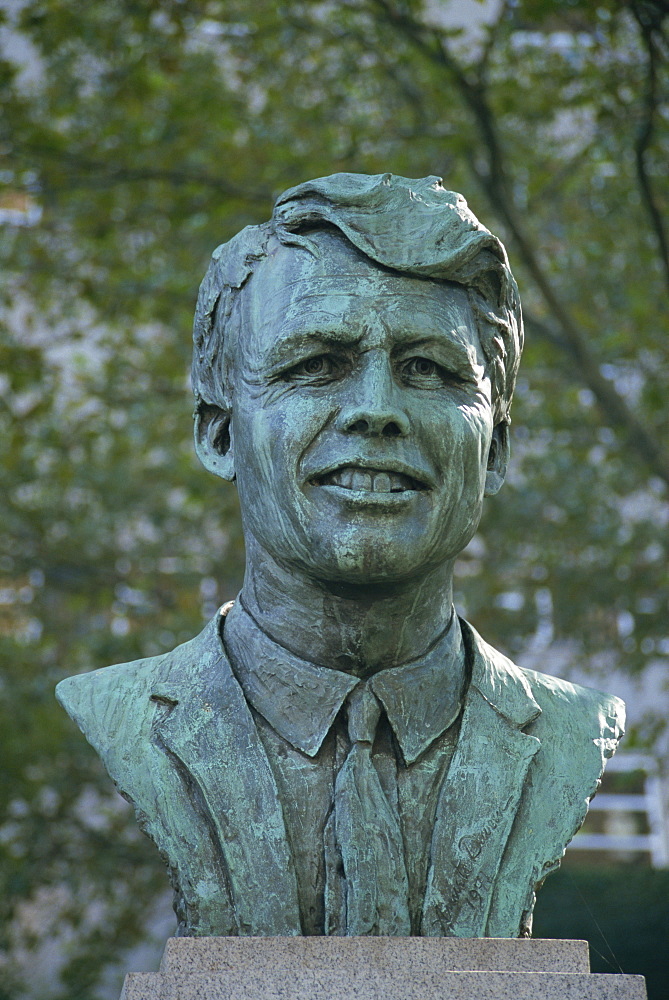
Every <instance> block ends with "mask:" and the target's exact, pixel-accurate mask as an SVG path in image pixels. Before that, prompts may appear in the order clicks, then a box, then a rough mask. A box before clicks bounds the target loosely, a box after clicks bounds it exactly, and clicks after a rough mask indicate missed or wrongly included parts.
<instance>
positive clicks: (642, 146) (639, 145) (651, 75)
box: [631, 3, 669, 287]
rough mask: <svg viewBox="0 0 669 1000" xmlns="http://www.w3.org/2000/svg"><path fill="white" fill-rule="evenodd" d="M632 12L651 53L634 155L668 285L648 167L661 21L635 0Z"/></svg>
mask: <svg viewBox="0 0 669 1000" xmlns="http://www.w3.org/2000/svg"><path fill="white" fill-rule="evenodd" d="M631 9H632V13H633V15H634V17H635V19H636V22H637V24H638V25H639V31H640V34H641V38H642V41H643V43H644V45H645V47H646V52H647V54H648V63H647V76H646V94H645V99H644V110H645V115H644V119H643V121H642V123H641V125H640V126H639V130H638V132H637V137H636V142H635V144H634V157H635V161H636V173H637V179H638V181H639V189H640V191H641V197H642V199H643V201H644V204H645V206H646V210H647V212H648V216H649V218H650V224H651V227H652V229H653V232H654V234H655V238H656V239H657V245H658V249H659V252H660V258H661V260H662V264H663V267H664V273H665V278H666V280H667V286H668V287H669V239H668V238H667V233H666V230H665V227H664V218H663V216H662V212H661V210H660V207H659V205H658V203H657V198H656V196H655V191H654V188H653V182H652V180H651V176H650V172H649V170H648V151H649V149H650V144H651V142H652V140H653V136H654V133H655V121H656V117H657V110H658V104H659V100H658V93H657V70H658V64H659V62H660V52H659V44H658V37H657V36H658V34H659V25H655V24H654V23H653V21H652V20H651V19H650V18H649V17H648V16H647V10H646V8H645V7H644V6H643V5H640V4H638V3H633V4H632V5H631Z"/></svg>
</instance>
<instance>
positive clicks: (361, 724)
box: [346, 684, 381, 743]
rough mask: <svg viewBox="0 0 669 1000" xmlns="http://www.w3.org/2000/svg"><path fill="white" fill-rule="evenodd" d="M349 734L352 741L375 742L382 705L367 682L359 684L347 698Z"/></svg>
mask: <svg viewBox="0 0 669 1000" xmlns="http://www.w3.org/2000/svg"><path fill="white" fill-rule="evenodd" d="M346 707H347V710H348V735H349V739H350V740H351V742H352V743H373V742H374V733H375V732H376V726H377V723H378V721H379V716H380V715H381V705H380V704H379V702H378V700H377V699H376V697H375V695H374V694H373V692H372V691H371V690H370V688H369V687H368V685H367V684H358V686H357V687H356V688H354V689H353V690H352V691H351V693H350V695H349V696H348V698H347V699H346Z"/></svg>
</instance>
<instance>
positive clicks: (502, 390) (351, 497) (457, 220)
mask: <svg viewBox="0 0 669 1000" xmlns="http://www.w3.org/2000/svg"><path fill="white" fill-rule="evenodd" d="M194 338H195V350H194V361H193V387H194V391H195V394H196V399H197V409H196V417H195V420H196V428H195V438H196V448H197V452H198V455H199V456H200V458H201V460H202V462H203V464H204V465H205V467H206V468H207V469H208V470H209V471H211V472H213V473H214V474H216V475H218V476H220V477H222V478H223V479H226V480H229V481H236V485H237V489H238V491H239V498H240V504H241V511H242V521H243V528H244V535H245V542H246V575H245V579H244V585H243V588H242V591H241V593H240V595H239V596H238V598H237V600H236V601H235V602H234V603H233V602H230V604H228V605H226V606H225V607H224V608H223V609H221V612H220V613H219V614H217V615H216V617H215V618H214V620H213V621H211V622H210V623H209V624H208V625H207V626H206V628H205V629H204V631H203V632H202V633H201V635H199V636H198V637H197V638H195V639H193V640H192V641H191V642H189V643H186V644H185V645H183V646H180V647H179V648H178V649H175V650H174V651H172V652H170V653H166V654H164V655H162V656H157V657H152V658H150V659H145V660H139V661H136V662H134V663H127V664H121V665H117V666H113V667H107V668H105V669H102V670H97V671H94V672H92V673H89V674H83V675H80V676H76V677H71V678H68V679H67V680H65V681H63V682H62V683H61V684H60V685H59V688H58V697H59V699H60V701H61V703H62V704H63V705H64V707H65V708H66V710H67V711H68V712H69V713H70V715H71V716H72V718H73V719H74V720H75V721H76V722H77V724H78V725H79V726H80V727H81V729H82V730H83V732H84V733H85V735H86V737H87V738H88V740H89V741H90V742H91V744H92V745H93V747H94V748H95V749H96V751H97V752H98V753H99V754H100V756H101V757H102V759H103V761H104V763H105V765H106V767H107V769H108V771H109V773H110V775H111V777H112V778H113V780H114V782H115V783H116V785H117V787H118V788H119V790H120V791H121V792H122V794H124V795H125V796H126V797H127V798H128V799H129V800H130V801H131V802H132V803H133V804H134V806H135V808H136V811H137V817H138V821H139V823H140V825H141V827H142V829H144V830H145V831H146V833H147V834H148V835H149V836H150V837H151V838H152V840H153V841H154V842H155V843H156V845H157V847H158V849H159V850H160V852H161V854H162V856H163V858H164V859H165V861H166V863H167V866H168V870H169V873H170V877H171V879H172V882H173V884H174V887H175V890H176V900H177V902H176V909H177V914H178V917H179V922H180V930H179V932H180V933H183V934H191V935H237V934H242V935H295V934H346V935H351V934H353V935H364V934H387V935H442V936H443V935H456V936H476V937H478V936H492V937H515V936H522V935H527V934H529V933H530V928H531V915H532V908H533V904H534V894H535V890H536V887H537V886H538V885H539V884H540V883H541V882H542V880H543V879H544V878H545V876H546V874H547V873H548V872H550V871H551V870H553V869H554V868H555V867H557V865H558V864H559V861H560V858H561V856H562V854H563V853H564V849H565V846H566V844H567V843H568V841H569V840H570V839H571V837H572V836H573V834H574V833H575V832H576V830H577V829H578V827H579V826H580V825H581V823H582V822H583V819H584V817H585V813H586V810H587V804H588V800H589V798H590V797H591V796H592V795H593V793H594V792H595V790H596V788H597V785H598V783H599V779H600V776H601V773H602V770H603V766H604V762H605V759H606V758H607V757H609V756H611V754H612V753H613V751H614V750H615V747H616V745H617V741H618V739H619V737H620V736H621V734H622V726H623V705H622V702H620V701H619V699H617V698H614V697H612V696H608V695H604V694H601V693H599V692H596V691H591V690H589V689H584V688H580V687H576V686H574V685H572V684H568V683H566V682H564V681H561V680H558V679H556V678H552V677H549V676H546V675H543V674H539V673H536V672H533V671H528V670H523V669H521V668H519V667H517V666H515V665H514V664H513V663H511V662H510V661H509V660H508V659H507V658H506V657H504V656H503V655H502V654H500V653H499V652H497V651H496V650H494V649H492V648H491V647H490V646H488V645H487V644H486V643H485V642H484V641H483V640H482V639H481V638H480V637H479V636H478V635H477V633H476V632H475V630H474V629H473V628H472V627H471V626H470V625H469V624H467V623H466V622H464V621H462V620H460V619H458V617H457V615H456V614H455V612H454V610H453V605H452V579H453V566H454V562H455V559H456V557H457V555H458V554H459V553H460V552H461V551H462V549H463V548H464V547H465V546H466V545H467V544H468V542H469V541H470V539H471V538H472V536H473V534H474V532H475V531H476V528H477V525H478V523H479V518H480V515H481V508H482V504H483V500H484V497H485V496H486V495H491V494H494V493H496V492H497V491H498V490H499V488H500V486H501V485H502V483H503V481H504V476H505V472H506V465H507V459H508V450H509V435H508V427H509V407H510V404H511V397H512V393H513V388H514V382H515V376H516V371H517V367H518V362H519V358H520V352H521V349H522V340H523V327H522V318H521V311H520V302H519V298H518V290H517V286H516V283H515V281H514V279H513V277H512V275H511V271H510V269H509V264H508V260H507V256H506V252H505V250H504V247H503V246H502V244H501V243H500V241H499V240H498V239H497V238H496V237H495V236H493V235H492V234H491V233H490V232H489V231H488V230H487V229H486V228H485V227H484V226H482V225H481V223H479V222H478V220H477V219H476V218H475V216H474V215H473V214H472V213H471V211H470V210H469V209H468V207H467V204H466V202H465V200H464V198H463V197H462V196H461V195H458V194H455V193H453V192H450V191H447V190H445V189H444V188H443V187H442V185H441V182H440V180H439V178H436V177H428V178H424V179H422V180H409V179H406V178H402V177H395V176H393V175H391V174H384V175H378V176H365V175H356V174H335V175H332V176H331V177H325V178H320V179H318V180H315V181H311V182H307V183H305V184H301V185H299V186H298V187H295V188H292V189H291V190H289V191H287V192H285V193H284V194H283V195H282V196H281V197H280V198H279V199H278V200H277V202H276V205H275V208H274V212H273V215H272V219H271V220H270V222H268V223H266V224H264V225H261V226H251V227H247V228H246V229H245V230H243V231H242V232H241V233H239V234H238V235H237V236H236V237H235V238H234V239H232V240H231V241H230V242H229V243H227V244H224V245H223V246H221V247H219V248H218V249H217V250H216V251H215V253H214V255H213V259H212V263H211V265H210V268H209V270H208V272H207V275H206V276H205V279H204V281H203V283H202V286H201V289H200V295H199V299H198V305H197V312H196V317H195V328H194Z"/></svg>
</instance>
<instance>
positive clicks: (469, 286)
mask: <svg viewBox="0 0 669 1000" xmlns="http://www.w3.org/2000/svg"><path fill="white" fill-rule="evenodd" d="M319 227H322V228H327V229H330V228H331V227H335V228H336V229H338V230H339V231H340V232H341V233H342V234H343V235H344V236H345V237H346V239H348V240H349V242H350V243H351V244H352V245H353V246H354V247H356V248H357V249H358V250H359V251H361V252H362V253H363V254H365V255H366V256H367V257H368V258H369V259H370V260H372V261H375V262H376V263H378V264H381V265H382V266H383V267H387V268H390V269H392V270H395V271H399V272H401V273H403V274H410V275H415V276H417V277H422V278H430V279H432V280H434V281H450V282H456V283H457V284H459V285H462V286H464V287H465V288H466V290H467V293H468V296H469V301H470V304H471V306H472V310H473V313H474V316H475V319H476V323H477V327H478V333H479V337H480V339H481V346H482V347H483V351H484V354H485V356H486V360H487V363H488V374H489V376H490V378H491V381H492V387H493V405H494V409H495V420H496V421H500V420H504V421H508V420H509V408H510V405H511V398H512V396H513V389H514V385H515V381H516V373H517V371H518V364H519V362H520V355H521V351H522V347H523V320H522V314H521V309H520V298H519V295H518V286H517V285H516V282H515V280H514V277H513V275H512V274H511V269H510V267H509V261H508V258H507V255H506V250H505V249H504V246H503V244H502V243H501V241H500V240H498V239H497V237H496V236H493V234H492V233H491V232H489V230H487V229H486V228H485V226H483V225H481V223H480V222H479V221H478V219H477V218H476V216H475V215H474V214H473V212H471V211H470V209H469V208H468V206H467V202H466V201H465V199H464V198H463V197H462V195H461V194H457V192H455V191H447V190H446V189H445V188H443V187H442V184H441V178H439V177H424V178H422V179H420V180H411V179H409V178H406V177H397V176H395V175H393V174H376V175H367V174H343V173H342V174H332V175H331V176H329V177H321V178H318V179H317V180H313V181H307V182H306V183H304V184H299V185H298V186H297V187H294V188H290V189H289V190H288V191H285V192H284V193H283V194H282V195H281V196H280V197H279V198H278V199H277V201H276V204H275V206H274V211H273V213H272V218H271V220H270V221H269V222H267V223H264V224H263V225H260V226H247V227H246V228H245V229H243V230H242V231H241V232H240V233H238V234H237V236H235V237H234V238H233V239H231V240H230V241H229V242H228V243H224V244H222V245H221V246H219V247H218V248H217V249H216V250H215V251H214V253H213V255H212V259H211V263H210V265H209V268H208V270H207V273H206V275H205V277H204V280H203V282H202V284H201V286H200V292H199V295H198V300H197V306H196V310H195V322H194V326H193V341H194V350H193V369H192V383H193V392H194V393H195V398H196V402H197V406H198V407H200V406H201V405H202V404H208V405H211V406H219V407H222V408H226V406H227V403H228V391H227V381H228V372H227V370H226V360H225V355H224V342H225V339H228V340H229V339H230V338H234V337H237V336H239V333H240V330H239V325H240V324H239V318H238V315H237V311H238V305H239V303H238V298H239V294H240V292H242V290H243V288H244V285H245V284H246V282H247V281H248V280H249V278H250V277H251V275H252V274H253V272H254V269H255V267H256V265H257V264H258V262H259V261H261V260H262V259H263V258H264V257H266V256H267V254H268V244H269V243H270V240H271V239H272V238H273V237H274V238H275V239H278V240H279V241H280V242H281V243H283V244H284V245H286V246H294V247H301V248H303V249H304V250H307V251H310V252H311V253H314V254H316V255H318V253H319V251H318V245H317V243H315V242H314V240H313V239H310V238H309V235H308V234H309V232H311V233H312V235H313V233H314V230H317V229H318V228H319Z"/></svg>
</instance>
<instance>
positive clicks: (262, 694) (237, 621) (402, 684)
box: [222, 601, 465, 764]
mask: <svg viewBox="0 0 669 1000" xmlns="http://www.w3.org/2000/svg"><path fill="white" fill-rule="evenodd" d="M222 610H224V612H225V630H224V633H223V641H224V644H225V647H226V649H227V652H228V654H229V658H230V662H231V665H232V667H233V670H234V672H235V674H236V676H237V679H238V681H239V683H240V684H241V686H242V689H243V691H244V694H245V696H246V699H247V701H248V702H249V703H250V704H251V705H252V706H253V708H255V709H256V711H257V712H259V713H260V714H261V715H262V716H263V718H265V719H266V720H267V722H269V724H270V725H271V726H272V728H273V729H275V730H276V732H278V733H279V735H280V736H282V737H283V738H284V739H285V740H287V741H288V742H289V743H291V744H292V746H294V747H296V748H297V749H299V750H301V751H302V752H303V753H306V754H308V755H309V756H310V757H313V756H315V755H316V754H317V753H318V751H319V749H320V747H321V744H322V742H323V740H324V739H325V737H326V735H327V733H328V731H329V729H330V727H331V726H332V723H333V722H334V720H335V717H336V716H337V713H338V712H339V710H340V709H341V707H342V704H343V703H344V700H345V699H346V697H347V695H349V694H350V693H351V691H353V689H354V688H355V687H357V686H358V685H359V684H367V685H368V686H369V687H370V688H371V690H372V691H373V693H374V694H375V695H376V697H377V698H378V699H379V701H380V702H381V704H382V705H383V707H384V709H385V711H386V715H387V716H388V721H389V722H390V725H391V726H392V728H393V731H394V733H395V736H396V737H397V740H398V742H399V744H400V747H401V748H402V754H403V756H404V759H405V761H406V762H407V763H408V764H411V763H413V762H414V761H415V760H416V759H417V758H418V757H419V756H420V755H421V754H422V753H423V752H424V751H425V750H426V749H427V748H428V747H429V746H430V744H431V743H433V742H434V740H436V739H437V737H438V736H441V734H442V733H443V732H445V730H446V729H448V728H449V726H451V725H452V724H453V722H454V721H455V719H456V718H457V717H458V715H459V713H460V708H461V706H462V700H463V696H464V686H465V653H464V646H463V642H462V634H461V630H460V623H459V620H458V618H457V616H456V615H455V613H454V614H453V615H452V617H451V622H450V624H449V627H448V628H447V629H446V632H444V633H443V634H442V635H441V636H440V638H439V639H438V640H437V642H436V643H435V644H434V645H433V646H432V647H431V649H429V650H428V652H427V653H426V654H425V655H424V656H422V657H421V658H420V659H417V660H412V661H411V662H409V663H406V664H403V665H402V666H399V667H390V668H388V669H386V670H381V671H379V673H377V674H375V675H374V676H373V677H371V678H369V679H368V680H366V681H361V680H360V679H359V678H357V677H353V676H352V675H351V674H347V673H345V672H343V671H341V670H333V669H330V668H329V667H322V666H319V665H318V664H315V663H310V662H309V661H308V660H303V659H301V658H300V657H298V656H296V655H295V654H294V653H291V652H290V651H289V650H287V649H286V648H285V647H284V646H280V645H279V644H278V643H276V642H274V640H273V639H270V637H269V636H268V635H267V634H266V633H265V632H263V631H262V629H261V628H260V627H259V626H258V625H257V623H256V622H255V621H254V619H253V618H252V617H251V616H250V615H249V614H248V612H247V611H245V609H244V608H243V607H242V605H241V602H240V601H236V602H235V604H234V605H232V607H230V605H227V606H226V608H225V609H222Z"/></svg>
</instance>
